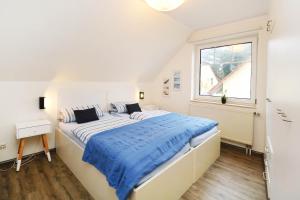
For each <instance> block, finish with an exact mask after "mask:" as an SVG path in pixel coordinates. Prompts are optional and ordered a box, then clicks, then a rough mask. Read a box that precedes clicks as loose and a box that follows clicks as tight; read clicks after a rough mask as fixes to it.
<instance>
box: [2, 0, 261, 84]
mask: <svg viewBox="0 0 300 200" xmlns="http://www.w3.org/2000/svg"><path fill="white" fill-rule="evenodd" d="M266 10H267V0H186V2H185V3H184V4H183V5H182V6H181V7H180V8H178V9H177V10H175V11H172V12H169V13H161V12H157V11H154V10H153V9H152V8H150V7H149V6H148V5H147V4H146V3H145V2H144V0H43V1H41V0H26V1H19V0H3V1H0V81H4V80H8V81H14V80H17V81H49V80H87V81H139V80H148V79H151V78H153V77H154V76H155V75H156V74H157V73H158V72H159V71H160V70H161V68H162V67H163V66H164V65H165V64H166V63H167V62H168V61H169V59H170V58H171V57H172V56H173V55H174V54H175V53H176V51H178V49H179V48H180V47H181V46H182V45H183V44H184V42H185V41H186V39H187V38H188V37H189V35H190V33H191V31H192V29H196V28H203V27H208V26H213V25H217V24H222V23H226V22H231V21H237V20H240V19H244V18H249V17H253V16H257V15H262V14H264V13H266ZM174 19H175V20H174Z"/></svg>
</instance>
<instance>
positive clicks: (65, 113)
mask: <svg viewBox="0 0 300 200" xmlns="http://www.w3.org/2000/svg"><path fill="white" fill-rule="evenodd" d="M89 108H95V110H96V113H97V116H98V117H99V118H100V117H102V116H103V110H102V109H101V107H100V105H98V104H95V105H85V106H72V107H70V108H63V109H61V110H60V119H61V121H62V122H64V123H70V122H76V118H75V114H74V110H85V109H89Z"/></svg>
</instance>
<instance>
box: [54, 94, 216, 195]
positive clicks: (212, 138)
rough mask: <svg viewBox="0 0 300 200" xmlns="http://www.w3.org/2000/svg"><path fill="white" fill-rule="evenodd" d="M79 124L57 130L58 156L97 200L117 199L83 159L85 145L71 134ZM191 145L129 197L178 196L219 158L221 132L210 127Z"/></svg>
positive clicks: (64, 125) (107, 185)
mask: <svg viewBox="0 0 300 200" xmlns="http://www.w3.org/2000/svg"><path fill="white" fill-rule="evenodd" d="M72 100H73V99H72ZM77 126H78V124H76V123H69V124H64V123H60V124H59V127H58V128H57V129H56V148H57V154H58V156H59V157H60V158H61V159H62V160H63V162H64V163H65V164H66V165H67V166H68V167H69V168H70V170H71V171H72V172H73V173H74V175H75V176H76V177H77V178H78V179H79V181H80V182H81V183H82V184H83V185H84V187H85V188H86V189H87V190H88V191H89V193H90V194H91V195H92V196H93V197H94V198H95V199H103V200H113V199H117V196H116V191H115V189H114V188H112V187H110V186H109V184H108V182H107V180H106V177H105V176H104V175H103V174H102V173H100V172H99V171H98V170H97V169H96V168H95V167H94V166H92V165H90V164H88V163H86V162H83V161H82V158H83V155H84V149H85V144H83V143H82V141H81V140H78V138H77V137H74V134H71V133H72V131H71V130H74V129H76V128H77ZM195 139H196V137H195ZM199 141H200V142H199ZM191 144H193V142H192V141H191V142H190V143H189V144H188V145H185V146H184V147H183V148H182V149H181V150H180V151H179V152H178V153H177V154H176V155H174V156H173V157H172V158H171V159H170V160H168V161H167V162H165V163H164V164H162V165H161V166H159V167H158V168H157V169H155V170H154V171H153V172H152V173H150V174H149V176H147V177H144V178H143V179H142V180H141V181H140V182H139V183H138V184H137V185H136V186H135V188H134V189H133V191H132V192H131V194H130V196H129V197H128V199H131V200H148V199H149V200H150V199H158V200H159V199H162V200H168V199H170V200H172V199H179V198H180V197H181V196H182V195H183V194H184V192H185V191H187V189H188V188H189V187H190V186H191V185H192V184H193V183H194V182H195V181H196V180H198V179H199V178H200V177H201V176H202V174H203V173H204V172H205V171H206V170H207V169H208V167H209V166H210V165H211V164H213V163H214V162H215V160H216V159H217V158H218V157H219V155H220V131H218V130H217V129H214V130H209V131H208V132H206V133H205V134H202V137H201V138H197V142H195V143H194V145H193V146H191Z"/></svg>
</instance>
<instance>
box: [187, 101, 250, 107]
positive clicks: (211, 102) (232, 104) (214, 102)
mask: <svg viewBox="0 0 300 200" xmlns="http://www.w3.org/2000/svg"><path fill="white" fill-rule="evenodd" d="M190 102H191V103H203V104H213V105H218V106H225V107H238V108H249V109H256V104H241V103H233V102H230V103H226V104H222V103H221V102H217V101H205V100H199V99H192V100H191V101H190Z"/></svg>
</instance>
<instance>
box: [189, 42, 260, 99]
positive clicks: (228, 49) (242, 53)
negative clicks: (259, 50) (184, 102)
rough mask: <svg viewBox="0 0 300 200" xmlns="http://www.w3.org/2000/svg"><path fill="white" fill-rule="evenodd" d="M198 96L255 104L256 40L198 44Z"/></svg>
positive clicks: (196, 74) (197, 97)
mask: <svg viewBox="0 0 300 200" xmlns="http://www.w3.org/2000/svg"><path fill="white" fill-rule="evenodd" d="M196 50H197V51H196V52H197V56H196V59H197V60H196V67H195V68H196V69H195V90H196V91H195V93H194V98H196V99H206V100H215V101H217V100H220V97H221V96H222V95H224V94H225V95H226V97H227V98H228V101H229V102H230V101H231V102H245V103H254V101H255V63H256V39H255V38H247V39H243V40H232V41H227V42H220V43H216V44H210V45H201V46H200V45H199V46H197V47H196Z"/></svg>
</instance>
